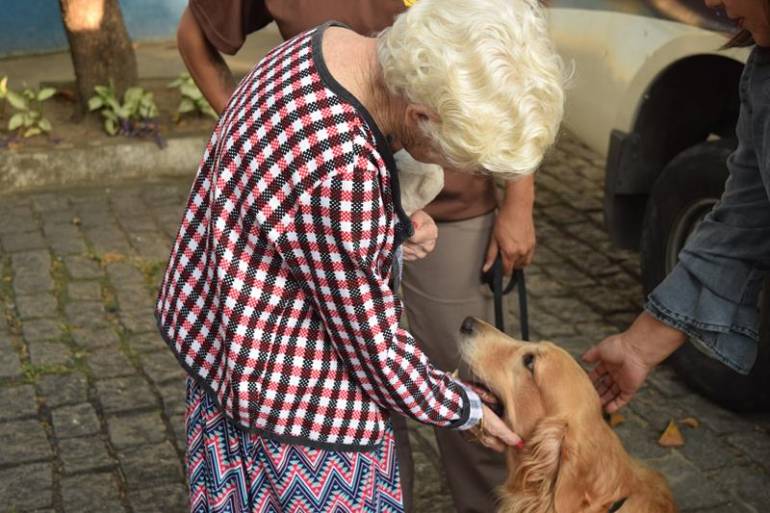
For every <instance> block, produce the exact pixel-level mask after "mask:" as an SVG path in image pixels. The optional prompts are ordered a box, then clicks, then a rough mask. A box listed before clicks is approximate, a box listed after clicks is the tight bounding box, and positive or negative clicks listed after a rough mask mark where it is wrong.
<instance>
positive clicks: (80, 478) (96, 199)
mask: <svg viewBox="0 0 770 513" xmlns="http://www.w3.org/2000/svg"><path fill="white" fill-rule="evenodd" d="M602 177H603V173H602V161H601V160H599V159H597V158H596V156H595V155H594V154H592V153H591V152H590V151H588V150H587V149H586V148H584V147H583V146H581V145H580V144H578V143H577V142H575V141H574V139H572V138H571V137H570V136H569V135H568V134H565V135H564V136H563V137H562V139H561V141H560V142H559V144H558V147H557V149H556V150H555V151H554V152H553V153H552V155H551V156H550V157H549V159H548V161H547V163H546V165H545V166H544V169H543V171H542V172H541V173H540V174H539V176H538V191H537V195H538V199H537V207H536V208H537V213H536V215H537V225H538V241H539V246H538V251H537V256H536V263H535V264H534V265H533V266H532V267H531V269H530V270H529V273H528V284H529V290H530V294H531V305H530V309H531V325H532V328H533V330H534V332H535V334H536V335H537V336H538V337H542V338H549V339H553V340H556V341H558V342H559V343H560V344H563V345H564V346H566V347H567V348H568V349H569V350H570V351H572V352H573V353H574V354H578V353H579V352H580V351H582V350H583V349H585V348H586V347H587V346H588V345H590V344H591V343H594V342H596V341H598V340H600V339H601V338H603V337H604V336H607V335H609V334H611V333H615V332H616V331H617V330H618V329H619V328H622V327H624V326H625V325H626V324H627V323H628V322H629V321H630V320H631V319H632V318H633V316H634V315H635V314H636V313H637V312H638V311H639V309H640V307H641V297H642V292H641V287H640V285H639V273H638V256H637V255H636V254H635V253H631V252H625V251H619V250H617V249H615V248H613V247H612V245H611V244H610V243H609V241H608V240H607V237H606V235H605V233H604V231H603V229H602V214H601V199H602V186H601V184H602ZM188 189H189V180H188V181H174V182H157V183H141V184H126V185H123V186H119V187H112V188H109V189H105V188H104V187H101V188H100V187H92V188H85V187H83V188H77V189H71V190H61V191H55V192H41V193H35V194H26V195H13V196H0V248H1V249H0V511H6V512H26V511H37V512H54V511H55V512H57V513H63V512H67V513H73V512H89V513H90V512H102V511H103V512H129V513H130V512H135V513H144V512H176V511H184V510H185V501H186V493H185V487H184V484H183V470H182V466H181V465H182V456H183V450H184V437H183V419H182V417H183V409H184V375H183V372H182V371H181V369H180V368H179V366H178V365H177V363H176V362H175V360H174V358H173V357H172V356H171V353H170V352H169V351H168V350H167V349H166V348H165V345H164V344H163V342H162V341H161V340H160V338H159V336H158V334H157V333H156V331H155V325H154V321H153V315H152V306H153V296H154V290H155V286H156V285H157V284H158V282H159V279H160V273H161V272H162V269H163V266H164V264H165V259H166V257H167V254H168V251H169V247H170V243H171V240H172V237H173V235H174V233H175V231H176V229H177V223H178V222H179V219H180V214H181V209H182V207H183V201H184V199H185V196H186V193H187V191H188ZM624 416H625V418H626V420H625V422H624V423H622V424H621V425H620V426H618V428H617V431H618V432H619V434H620V436H621V437H622V438H623V440H624V442H625V444H626V447H627V448H628V449H629V451H630V452H631V453H632V454H634V455H635V456H638V457H640V458H644V459H645V460H647V461H649V462H650V463H651V464H652V465H653V466H654V467H656V468H658V469H660V470H662V471H663V472H664V473H665V474H666V475H667V477H668V478H669V480H670V482H671V484H672V486H673V488H674V491H675V494H676V496H677V498H678V501H679V503H680V505H681V508H682V509H683V511H685V512H691V513H696V512H697V513H727V512H730V513H749V512H753V513H765V512H767V511H770V486H768V485H770V479H769V475H770V474H769V472H770V436H769V433H770V417H768V416H761V417H760V416H737V415H735V414H732V413H730V412H728V411H725V410H723V409H721V408H719V407H717V406H714V405H713V404H710V403H709V402H708V401H706V400H704V399H702V398H701V397H699V396H697V395H694V394H693V393H691V392H689V391H688V390H687V389H686V388H684V386H683V385H682V384H681V383H680V382H679V381H678V380H677V378H676V376H674V375H673V374H672V372H671V371H670V370H668V369H667V368H661V369H660V370H659V371H657V372H656V373H655V374H654V376H653V377H652V378H651V379H650V380H649V384H648V386H646V387H645V388H644V389H643V390H642V392H641V393H640V394H639V395H638V397H637V398H636V400H635V401H634V402H633V404H632V405H631V406H630V407H629V408H627V409H626V410H625V411H624ZM685 416H692V417H695V418H697V419H699V420H700V422H701V424H700V427H698V428H696V429H688V428H683V429H684V436H685V438H686V440H687V443H686V445H685V446H684V447H682V448H679V449H664V448H662V447H660V446H658V445H657V443H656V440H657V438H658V436H659V434H660V433H661V431H662V430H663V428H664V427H665V425H666V423H667V422H668V421H669V419H681V418H683V417H685ZM412 436H413V438H414V440H413V442H414V444H413V445H414V447H415V450H416V460H417V461H416V465H417V476H418V482H417V511H418V512H420V513H425V512H427V513H433V512H447V511H451V503H450V500H449V497H448V490H447V488H446V485H445V483H444V481H443V479H442V477H441V472H440V470H439V467H438V463H437V462H438V458H437V455H436V448H435V443H434V441H433V439H432V434H431V430H430V429H427V428H423V427H418V426H414V427H413V429H412Z"/></svg>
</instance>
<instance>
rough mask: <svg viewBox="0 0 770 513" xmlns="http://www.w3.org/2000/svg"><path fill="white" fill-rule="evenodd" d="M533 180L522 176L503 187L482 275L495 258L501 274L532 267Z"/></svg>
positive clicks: (533, 242) (533, 244)
mask: <svg viewBox="0 0 770 513" xmlns="http://www.w3.org/2000/svg"><path fill="white" fill-rule="evenodd" d="M534 204H535V177H534V175H529V176H525V177H523V178H520V179H518V180H513V181H510V182H508V183H507V184H506V185H505V197H504V198H503V202H502V204H501V205H500V209H499V210H498V212H497V216H496V218H495V227H494V229H493V230H492V235H491V237H490V239H489V246H488V247H487V254H486V257H485V259H484V266H483V268H482V271H484V272H486V271H487V270H488V269H489V268H490V267H491V266H492V264H493V263H494V262H495V259H496V258H497V254H498V252H499V253H500V254H501V255H502V258H503V270H504V272H505V274H511V272H512V271H513V269H519V268H522V267H526V266H528V265H529V264H531V263H532V258H533V256H534V254H535V222H534V219H533V215H532V209H533V208H534Z"/></svg>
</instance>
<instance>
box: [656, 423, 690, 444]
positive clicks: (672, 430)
mask: <svg viewBox="0 0 770 513" xmlns="http://www.w3.org/2000/svg"><path fill="white" fill-rule="evenodd" d="M658 445H660V446H661V447H681V446H683V445H684V437H683V436H682V432H681V431H679V428H678V427H677V425H676V422H674V421H673V420H671V421H669V423H668V426H666V429H665V431H663V434H662V435H660V438H658Z"/></svg>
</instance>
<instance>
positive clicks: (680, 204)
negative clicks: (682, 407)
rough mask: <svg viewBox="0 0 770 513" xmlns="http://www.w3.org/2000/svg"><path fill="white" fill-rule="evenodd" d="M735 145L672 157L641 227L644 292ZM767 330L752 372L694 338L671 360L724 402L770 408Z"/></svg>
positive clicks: (713, 191)
mask: <svg viewBox="0 0 770 513" xmlns="http://www.w3.org/2000/svg"><path fill="white" fill-rule="evenodd" d="M734 146H735V141H734V140H718V141H710V142H705V143H701V144H698V145H696V146H693V147H692V148H689V149H687V150H685V151H684V152H682V153H680V154H679V155H678V156H677V157H676V158H674V159H673V160H672V161H671V162H670V163H669V164H668V165H667V166H666V167H665V169H664V170H663V172H662V173H661V175H660V176H659V177H658V179H657V181H656V182H655V185H654V186H653V188H652V191H651V194H650V198H649V201H648V202H647V210H646V213H645V218H644V225H643V229H642V241H641V265H642V284H643V287H644V292H645V296H646V295H647V294H649V293H650V292H651V291H652V290H653V289H654V288H655V287H656V286H657V285H658V284H659V283H660V282H661V281H662V280H663V279H664V278H665V277H666V275H667V274H668V273H669V272H671V269H672V268H673V267H674V266H675V265H676V263H677V261H678V255H679V251H680V250H681V249H682V247H683V246H684V244H685V242H686V241H687V239H688V238H689V236H690V235H691V234H692V233H693V231H694V230H695V229H696V228H697V226H698V224H700V222H701V221H702V220H703V218H704V217H705V216H706V214H708V213H709V212H710V211H711V209H712V207H713V206H714V204H715V203H716V202H717V200H718V199H719V197H720V196H721V195H722V191H723V190H724V183H725V180H726V179H727V175H728V172H727V166H726V160H727V156H728V155H729V154H730V152H731V151H732V149H733V148H734ZM766 288H767V287H766ZM765 292H767V290H766V291H765ZM763 297H765V298H767V297H768V294H763ZM767 332H768V329H767V326H763V329H762V333H763V336H762V341H761V342H760V352H759V357H758V358H757V362H756V363H755V365H754V368H753V369H752V371H751V373H750V374H749V375H742V374H739V373H737V372H735V371H733V370H731V369H730V368H728V367H727V366H726V365H724V364H722V363H720V362H719V361H717V360H714V359H712V358H710V357H708V356H706V355H705V354H704V353H702V352H701V351H699V350H698V349H697V348H696V347H695V346H694V345H693V344H685V345H683V346H682V347H681V348H680V349H679V350H678V351H676V352H675V353H674V354H673V355H672V356H671V357H670V358H669V362H670V363H671V365H672V366H673V367H674V368H675V369H676V371H677V373H678V374H679V375H680V376H681V377H682V378H683V379H684V381H685V382H686V383H687V384H688V385H689V386H690V387H692V388H693V389H695V390H697V391H698V392H700V393H701V394H703V395H705V396H706V397H708V398H710V399H712V400H714V401H715V402H717V403H719V404H720V405H722V406H724V407H726V408H729V409H732V410H736V411H756V410H766V409H769V408H770V387H768V385H770V379H769V378H768V376H770V350H767V349H768V348H767V346H768V343H769V342H768V340H767V339H768V337H767Z"/></svg>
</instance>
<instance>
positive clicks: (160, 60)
mask: <svg viewBox="0 0 770 513" xmlns="http://www.w3.org/2000/svg"><path fill="white" fill-rule="evenodd" d="M280 42H281V35H280V34H279V33H278V28H277V27H276V26H275V24H270V25H268V26H267V27H265V28H264V29H263V30H260V31H258V32H255V33H254V34H251V35H250V36H249V37H248V38H247V39H246V42H245V43H244V45H243V48H242V49H241V51H240V52H238V55H236V56H234V57H230V56H225V60H226V61H227V63H228V65H229V66H230V69H232V70H233V73H234V74H235V75H243V74H245V73H246V72H248V71H249V70H250V69H251V68H252V67H253V66H254V64H255V63H256V62H257V61H258V60H259V59H260V58H261V57H262V56H263V55H265V53H267V51H269V50H270V49H271V48H273V47H274V46H275V45H277V44H278V43H280ZM135 51H136V61H137V66H138V68H139V70H138V71H139V76H140V77H141V78H170V77H176V76H178V75H179V74H180V73H181V72H183V71H185V67H184V63H183V62H182V59H181V57H180V56H179V52H178V51H177V48H176V41H173V40H169V41H158V42H148V43H138V44H136V45H135ZM2 76H8V82H9V83H8V85H9V86H10V87H11V88H14V89H16V88H20V87H22V86H24V85H26V86H30V87H36V86H38V85H39V84H40V82H63V81H71V80H74V79H75V73H74V71H73V69H72V60H71V59H70V54H69V52H57V53H49V54H42V55H32V56H25V57H9V58H6V59H0V77H2Z"/></svg>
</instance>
